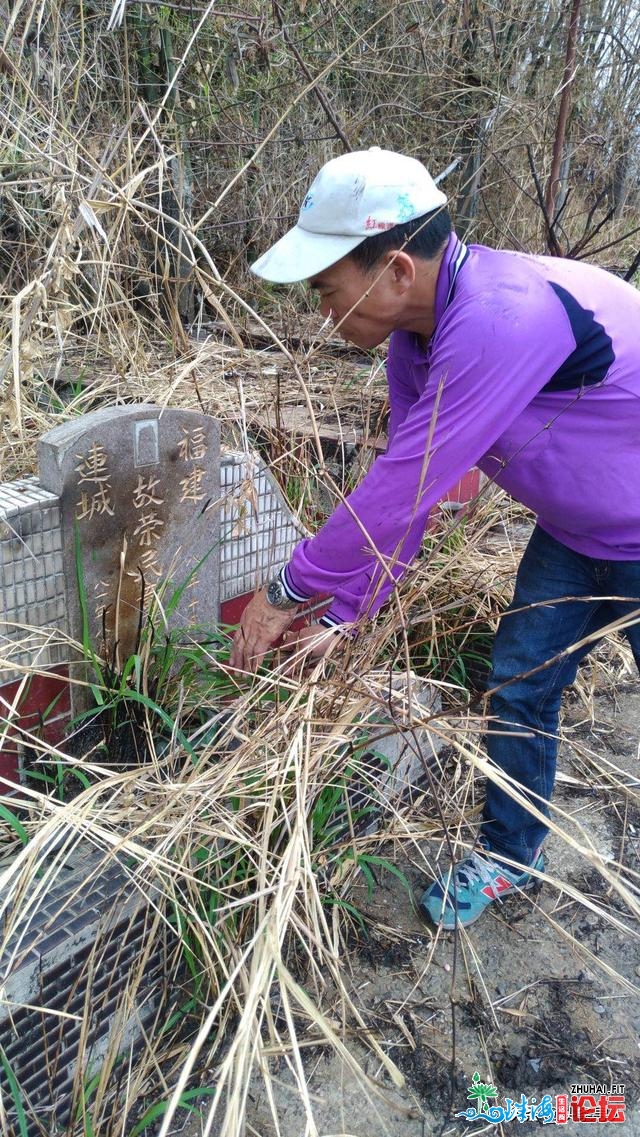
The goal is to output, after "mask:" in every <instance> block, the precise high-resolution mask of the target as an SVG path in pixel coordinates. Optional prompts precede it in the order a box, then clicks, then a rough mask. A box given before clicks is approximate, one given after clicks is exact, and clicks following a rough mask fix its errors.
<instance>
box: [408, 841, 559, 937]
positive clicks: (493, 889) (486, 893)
mask: <svg viewBox="0 0 640 1137" xmlns="http://www.w3.org/2000/svg"><path fill="white" fill-rule="evenodd" d="M531 868H533V869H536V870H537V871H538V872H542V871H543V870H544V857H543V855H542V853H541V852H540V850H538V852H537V853H536V856H535V857H534V860H533V862H532V864H531ZM537 883H538V881H537V878H536V877H535V876H532V875H531V873H530V872H527V871H526V870H525V871H524V872H517V870H515V869H507V868H505V867H504V866H503V865H500V864H498V862H497V861H494V860H492V859H491V858H488V857H487V856H485V855H484V851H483V850H480V851H474V852H472V853H469V856H468V857H465V859H464V860H463V861H460V864H458V865H457V866H456V870H455V873H452V872H449V873H447V874H446V876H445V877H444V878H441V879H440V880H436V881H434V882H433V884H432V885H430V887H429V888H428V889H427V891H426V892H425V893H424V894H423V896H422V898H421V900H420V907H421V908H422V910H423V911H424V912H426V914H427V916H429V918H430V919H431V920H433V923H434V924H438V925H439V926H440V927H441V928H444V930H445V931H447V932H448V931H451V930H452V929H453V928H455V927H456V907H457V910H458V920H457V925H458V927H460V928H466V927H468V925H469V924H475V922H476V920H479V919H480V917H481V915H482V913H483V912H484V910H485V908H487V907H488V905H489V904H491V903H492V902H493V901H494V900H502V897H503V896H508V895H509V893H511V892H521V891H522V890H523V889H526V888H533V887H534V886H535V885H536V884H537Z"/></svg>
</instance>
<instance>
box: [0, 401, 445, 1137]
mask: <svg viewBox="0 0 640 1137" xmlns="http://www.w3.org/2000/svg"><path fill="white" fill-rule="evenodd" d="M40 462H41V466H40V469H41V477H40V479H37V478H34V477H30V478H23V479H20V480H17V481H15V482H11V483H5V484H4V485H0V762H1V760H2V758H3V757H4V758H5V759H7V758H8V762H9V769H8V772H7V765H6V764H5V766H4V768H3V767H2V765H0V779H1V778H2V776H3V774H4V777H5V778H6V777H7V776H11V773H12V770H11V762H12V761H13V762H14V770H13V773H15V752H16V750H17V748H18V747H19V746H20V745H21V743H22V742H24V741H26V742H28V739H29V732H30V731H31V730H32V729H35V728H36V727H37V726H38V723H39V716H40V715H41V713H42V711H43V710H44V709H45V708H46V707H47V706H48V705H49V704H50V703H51V702H52V700H53V699H54V698H55V699H58V700H59V702H58V704H57V711H56V712H55V713H54V714H53V715H52V716H51V718H50V719H49V720H48V721H49V727H48V728H45V730H46V729H49V730H51V726H52V725H53V727H54V728H56V732H55V733H52V734H51V735H50V739H49V740H50V741H52V742H54V741H57V740H58V738H59V737H60V733H61V729H62V727H63V725H64V723H65V722H66V721H67V720H68V717H69V703H68V671H67V667H66V665H67V663H68V661H69V660H70V659H71V658H72V652H71V650H70V640H69V637H75V638H81V631H82V628H81V623H82V620H81V610H80V606H79V604H78V565H79V564H80V563H81V564H82V576H83V587H84V594H85V596H86V600H87V603H86V611H87V617H86V618H87V620H88V621H89V622H90V631H91V635H92V636H93V637H94V644H95V646H96V648H97V649H98V650H99V647H100V641H101V639H102V641H103V647H105V646H106V650H110V649H111V650H113V646H114V643H115V641H116V639H118V640H120V641H121V642H124V643H125V647H124V648H123V650H126V649H127V646H126V636H127V635H128V636H131V635H134V634H135V630H136V628H137V616H138V613H139V612H140V608H141V607H144V606H145V603H146V598H147V596H148V594H149V593H148V591H147V588H146V585H147V583H148V584H150V586H151V588H156V589H161V588H162V584H163V581H164V579H165V576H171V577H172V578H173V581H174V583H175V584H178V585H179V584H182V583H184V582H185V580H187V581H188V584H189V585H190V586H191V587H188V588H185V590H184V597H183V598H182V599H184V603H183V604H182V606H181V607H179V608H178V612H177V616H176V620H177V621H178V622H179V621H186V622H187V623H192V622H193V621H194V620H197V621H199V622H200V623H202V624H205V625H206V624H209V625H211V624H214V625H215V624H217V623H219V622H220V621H222V622H229V623H232V622H235V621H236V620H237V618H238V615H239V612H240V610H241V607H242V605H243V603H244V602H245V601H246V599H247V596H248V594H250V593H251V592H252V591H253V590H254V589H255V588H256V587H257V586H259V585H261V584H262V583H264V582H265V581H266V580H267V579H269V578H270V577H271V576H272V575H273V574H274V573H275V572H276V571H277V570H278V569H279V568H280V567H281V566H282V565H283V564H284V563H285V562H286V561H287V559H288V558H289V555H290V553H291V550H292V548H293V546H294V545H295V543H296V542H297V541H298V540H300V538H301V537H302V536H304V535H305V533H304V532H303V530H302V529H301V527H300V526H299V524H298V523H297V522H296V521H295V519H294V517H293V516H292V513H291V511H290V509H289V508H288V506H287V504H286V501H285V499H284V498H283V496H282V494H281V492H280V490H279V488H278V486H277V484H276V483H275V481H274V480H273V478H272V476H271V475H270V473H269V471H268V469H267V467H266V466H265V464H264V463H263V462H261V461H260V460H259V459H258V458H256V457H255V456H253V455H246V454H235V453H234V454H222V455H220V454H219V444H218V426H217V423H216V422H215V421H214V420H212V419H207V417H206V416H203V415H199V414H195V413H192V412H185V411H175V410H162V411H161V410H160V408H158V407H155V406H149V405H138V406H134V407H126V408H116V409H115V410H108V411H100V412H97V414H94V415H87V416H84V417H83V418H79V419H78V420H75V421H74V422H72V423H69V424H66V425H65V426H63V427H62V428H59V429H57V430H55V431H52V432H51V433H50V434H49V435H47V436H46V437H45V438H44V439H43V440H42V447H41V450H40ZM194 570H195V571H194ZM127 574H130V575H127ZM143 579H144V581H145V588H143V587H142V580H143ZM123 581H124V585H123ZM194 582H195V583H194ZM127 589H129V591H128V592H127ZM123 590H124V591H123ZM163 595H166V592H165V593H163ZM119 600H120V601H121V602H123V603H124V606H125V607H126V606H128V607H129V609H130V612H131V613H132V614H133V615H132V619H131V626H130V629H129V631H128V632H126V635H124V634H123V631H122V626H121V625H120V626H119V627H118V628H116V626H115V619H114V612H115V609H116V607H117V604H118V601H119ZM126 623H127V621H126V618H125V626H126ZM129 642H130V641H129ZM415 686H416V685H415V684H414V687H415ZM401 697H402V696H401ZM416 697H417V700H418V703H420V704H422V713H423V715H424V708H425V700H426V706H427V708H429V707H430V708H431V710H432V713H435V712H436V711H437V706H436V704H435V703H434V702H433V701H432V694H431V693H430V691H429V690H426V691H425V689H424V686H423V687H422V690H420V691H416ZM65 699H66V702H65ZM396 713H398V707H396ZM399 713H400V721H407V718H406V707H403V706H401V707H400V710H399ZM409 717H410V716H409ZM371 746H372V753H371V755H370V756H368V760H366V761H364V763H363V774H364V779H365V780H364V783H363V782H362V781H361V782H360V785H359V786H357V785H356V786H354V793H355V794H356V798H357V795H358V794H360V795H362V792H363V785H364V787H365V792H366V786H367V785H368V786H371V783H372V781H373V782H375V781H376V779H379V785H380V794H379V800H380V803H381V804H384V803H385V802H389V801H390V799H391V798H394V797H396V796H397V795H399V794H401V793H402V792H403V791H404V790H405V789H406V788H407V787H409V786H411V785H412V784H415V782H416V781H417V780H418V779H419V778H421V777H422V775H423V774H424V767H425V763H429V762H430V761H431V760H432V759H433V755H434V753H435V752H436V751H437V749H438V741H437V737H436V736H435V735H433V734H432V733H431V732H428V731H426V730H420V729H418V730H416V729H413V728H411V729H405V730H399V731H397V732H396V733H395V734H394V733H393V732H390V731H389V723H388V722H384V721H381V718H380V716H379V715H378V714H375V713H372V718H371ZM12 747H13V753H12ZM3 751H4V754H3V753H2V752H3ZM365 759H367V756H365ZM6 788H7V785H6V783H4V785H3V783H2V781H1V780H0V792H2V791H3V789H6ZM16 800H17V799H14V801H16ZM355 804H356V807H357V800H356V802H355ZM336 824H337V828H338V830H339V829H340V826H341V824H344V823H343V822H341V819H340V818H339V817H338V818H336ZM25 852H28V849H27V850H25ZM12 871H13V870H12V867H11V865H8V866H7V865H5V866H2V865H0V915H1V916H2V917H3V918H4V919H5V920H6V919H7V918H9V924H10V912H5V911H4V906H5V903H6V901H5V900H3V895H4V896H6V895H8V890H7V889H6V887H5V889H4V890H3V880H2V876H3V872H4V873H7V874H10V873H11V872H12ZM42 871H46V869H44V867H43V868H42V869H41V870H40V871H39V872H38V873H35V874H32V877H31V878H30V879H29V881H28V882H27V888H28V889H30V890H31V891H32V892H33V897H32V901H31V900H30V901H29V903H28V904H26V905H25V906H24V911H25V913H26V915H25V917H24V919H23V918H22V917H21V919H23V922H22V923H19V924H18V925H17V926H15V927H12V931H11V933H10V937H9V939H6V940H5V936H4V928H5V925H4V924H3V922H2V920H0V946H1V951H0V988H2V990H3V991H4V1001H3V1002H2V1005H1V1006H0V1038H1V1039H2V1045H3V1048H4V1053H5V1056H6V1060H7V1061H9V1064H10V1066H11V1069H12V1072H13V1075H14V1077H15V1078H16V1080H17V1082H18V1084H19V1085H22V1086H23V1088H24V1090H25V1092H27V1093H28V1100H27V1099H25V1101H26V1104H27V1105H28V1109H27V1121H26V1124H27V1132H28V1134H29V1137H31V1135H32V1134H33V1137H36V1135H38V1137H39V1135H41V1133H42V1131H43V1129H42V1123H43V1122H44V1124H45V1125H53V1126H55V1125H56V1124H57V1125H65V1124H66V1121H67V1119H68V1118H69V1115H70V1109H71V1108H72V1102H71V1100H70V1097H69V1093H70V1087H71V1084H72V1080H73V1075H74V1070H75V1068H76V1066H77V1064H78V1063H79V1062H89V1063H93V1064H94V1066H95V1065H96V1064H97V1065H98V1066H99V1064H100V1061H101V1055H103V1054H104V1053H105V1050H106V1048H107V1047H108V1046H114V1045H115V1046H117V1047H118V1048H119V1053H121V1054H122V1056H123V1062H124V1065H125V1066H126V1064H127V1062H128V1061H129V1057H130V1055H131V1054H132V1052H133V1050H134V1049H135V1047H137V1046H139V1045H143V1040H144V1030H145V1027H146V1026H147V1025H148V1024H149V1023H150V1021H151V1019H152V1018H153V1015H154V1014H155V1013H156V1012H157V1011H158V1010H159V1008H160V1006H161V1000H162V998H163V996H164V993H165V992H164V987H163V981H164V980H166V966H165V963H166V958H165V948H164V945H163V941H162V937H159V936H158V937H154V938H153V939H152V940H149V944H150V945H151V946H150V947H149V950H148V953H147V957H146V962H145V968H144V972H143V974H142V975H141V981H140V986H139V988H138V991H137V994H136V1000H135V1006H134V1005H129V1004H128V1003H127V1005H126V1006H125V1005H124V1003H123V993H124V991H125V987H126V975H127V969H129V968H130V967H131V966H132V961H133V960H135V959H137V958H138V957H139V954H140V952H141V951H142V950H143V946H144V944H145V942H146V940H147V931H146V929H147V927H148V922H149V921H150V920H152V919H153V918H154V909H153V907H152V906H151V907H150V906H149V904H148V898H146V897H143V896H142V895H141V893H140V891H139V890H138V889H137V887H136V886H135V883H134V881H133V878H132V877H131V875H130V873H129V871H128V870H127V869H126V868H125V866H124V865H123V864H120V863H119V862H118V860H117V859H116V857H115V854H114V855H111V856H110V855H105V856H97V857H96V855H95V850H94V851H89V852H87V853H84V852H81V853H80V856H79V857H78V855H77V854H76V855H74V856H73V857H71V858H70V859H69V860H68V863H65V864H64V865H61V866H60V867H59V868H57V869H56V872H55V880H54V881H52V883H51V884H50V885H48V886H47V888H46V889H43V888H42V887H41V877H42ZM7 880H8V876H7ZM5 884H6V882H5ZM9 924H7V925H6V926H7V927H9ZM85 999H90V1000H91V1005H92V1006H94V1004H95V1007H94V1012H95V1013H93V1014H92V1018H91V1023H90V1030H89V1035H88V1036H87V1037H85V1038H84V1039H83V1040H82V1041H81V1039H80V1038H79V1035H78V1031H77V1029H76V1027H75V1022H76V1020H75V1017H74V1016H75V1013H76V1011H77V1010H78V1008H79V1007H81V1006H83V1005H84V1000H85ZM48 1008H53V1009H52V1010H48ZM60 1012H62V1017H60ZM65 1016H67V1017H65ZM82 1046H85V1050H84V1051H82V1050H81V1047H82ZM87 1046H88V1047H89V1050H88V1052H87V1049H86V1047H87ZM45 1054H46V1058H47V1060H46V1069H47V1077H46V1078H43V1077H42V1076H41V1075H42V1064H43V1059H44V1055H45ZM0 1092H1V1093H2V1097H3V1100H4V1102H5V1103H8V1105H7V1107H6V1108H8V1110H9V1112H8V1115H7V1116H8V1123H9V1125H10V1127H11V1126H13V1130H11V1129H10V1132H12V1131H15V1132H16V1133H17V1132H18V1128H19V1126H18V1118H17V1115H16V1113H15V1110H14V1111H13V1113H12V1112H11V1109H12V1107H11V1094H10V1087H9V1085H8V1082H7V1079H6V1071H5V1069H4V1068H3V1067H2V1066H0Z"/></svg>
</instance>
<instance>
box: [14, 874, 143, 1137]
mask: <svg viewBox="0 0 640 1137" xmlns="http://www.w3.org/2000/svg"><path fill="white" fill-rule="evenodd" d="M31 887H32V891H33V894H34V897H35V895H36V893H37V891H38V890H39V889H40V891H41V892H42V889H41V885H40V884H39V881H38V880H37V879H34V881H33V883H32V886H31ZM22 909H23V910H24V911H29V916H28V918H27V921H26V922H25V923H24V924H23V925H22V926H21V927H20V928H19V929H18V930H17V932H16V933H15V935H14V936H13V937H12V939H11V940H10V941H9V943H8V944H7V945H6V949H5V951H4V952H3V963H2V972H3V973H4V974H2V976H1V977H0V982H2V986H3V989H4V990H3V1002H2V1004H0V1038H1V1039H2V1046H3V1049H4V1054H5V1058H6V1061H7V1063H8V1064H9V1066H10V1068H11V1070H12V1073H13V1075H14V1078H15V1079H16V1081H17V1083H18V1086H19V1089H20V1098H21V1103H22V1107H23V1109H24V1111H25V1113H26V1116H27V1118H28V1119H29V1137H41V1135H42V1134H45V1133H46V1134H48V1133H53V1132H55V1131H57V1127H63V1126H65V1125H66V1124H67V1122H68V1121H69V1119H70V1117H71V1116H72V1114H73V1113H74V1112H75V1110H77V1108H78V1105H79V1103H78V1102H77V1101H74V1098H73V1092H74V1081H75V1083H76V1085H75V1088H76V1090H77V1080H76V1071H77V1069H78V1065H79V1063H81V1064H82V1068H83V1075H82V1077H83V1080H84V1083H85V1085H86V1083H87V1081H88V1080H89V1078H90V1077H91V1076H92V1075H93V1074H95V1073H96V1072H98V1071H99V1070H100V1066H101V1062H102V1059H103V1057H104V1055H105V1053H106V1051H107V1048H109V1049H110V1050H112V1049H113V1048H114V1047H115V1049H116V1052H117V1053H118V1054H119V1055H120V1056H121V1065H122V1066H123V1067H126V1059H127V1058H128V1057H129V1056H130V1055H131V1053H132V1052H134V1051H135V1050H137V1049H138V1048H139V1047H140V1046H141V1045H142V1032H143V1028H144V1027H145V1026H146V1025H149V1023H150V1021H151V1019H152V1018H153V1017H154V1016H155V1015H156V1014H157V1012H158V1009H159V1007H160V1006H161V1003H162V1000H163V995H164V986H165V980H166V977H165V971H166V963H165V956H166V953H165V950H164V945H163V943H162V938H161V936H160V935H158V936H157V938H156V940H155V941H154V942H153V946H152V950H151V951H150V952H149V954H148V957H147V961H146V966H145V968H144V970H143V972H142V975H141V979H140V983H139V985H138V988H137V993H136V997H135V1002H134V1005H133V1006H132V1005H131V998H130V996H131V990H130V983H131V976H132V974H134V973H135V971H136V969H137V968H138V967H139V965H140V960H141V959H143V958H144V957H145V952H146V951H147V948H148V944H149V934H150V930H149V924H150V921H151V919H152V918H153V910H152V909H151V907H150V905H149V903H148V900H147V899H146V898H145V897H143V896H142V894H141V893H140V892H139V891H138V890H137V889H136V888H135V886H134V885H133V883H132V882H131V879H130V877H129V876H128V874H127V873H126V871H125V870H124V868H123V867H122V866H121V865H119V864H118V863H117V861H115V860H113V859H109V860H101V859H100V858H99V857H97V856H96V854H94V853H92V854H90V855H88V856H83V857H81V858H79V859H78V860H77V861H76V863H75V864H74V866H73V867H72V868H71V869H69V868H62V869H60V870H59V871H57V873H56V879H55V882H54V883H53V884H52V886H51V887H50V888H49V889H48V891H47V892H46V894H42V895H41V897H40V898H39V899H37V900H36V901H35V903H34V904H33V905H30V904H29V903H28V902H27V901H25V899H24V898H23V903H22ZM0 1089H1V1091H2V1098H3V1102H4V1104H5V1108H8V1109H9V1117H10V1119H12V1123H13V1126H14V1131H15V1132H16V1134H17V1128H16V1126H17V1114H16V1112H15V1110H14V1112H13V1115H12V1114H11V1104H12V1097H11V1094H10V1092H9V1084H8V1081H7V1078H6V1074H5V1072H4V1070H3V1069H2V1068H0Z"/></svg>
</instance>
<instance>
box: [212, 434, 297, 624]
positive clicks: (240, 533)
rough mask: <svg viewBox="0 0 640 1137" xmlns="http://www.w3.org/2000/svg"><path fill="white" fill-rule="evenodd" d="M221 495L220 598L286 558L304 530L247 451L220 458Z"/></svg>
mask: <svg viewBox="0 0 640 1137" xmlns="http://www.w3.org/2000/svg"><path fill="white" fill-rule="evenodd" d="M220 482H221V489H222V495H223V507H222V555H221V563H220V600H221V601H222V602H224V601H225V600H230V599H232V598H233V597H234V596H241V595H242V594H243V593H245V592H251V591H253V589H254V588H256V587H257V586H259V585H261V584H263V583H264V582H265V580H268V579H269V577H271V576H273V575H274V574H275V573H276V572H277V571H278V570H279V569H280V568H282V566H283V565H284V564H285V563H286V562H287V561H288V560H289V557H290V556H291V551H292V549H293V547H294V545H295V544H296V543H297V542H298V541H300V540H301V538H302V537H306V536H308V534H307V533H306V532H305V530H304V528H303V526H302V525H299V524H297V523H296V522H295V520H294V518H293V514H292V512H291V509H290V507H289V506H288V504H287V503H286V501H285V499H284V497H283V495H282V493H281V492H280V489H279V488H278V486H277V484H276V482H275V481H274V480H273V478H272V477H271V475H270V474H269V472H268V470H267V468H266V466H265V465H264V464H263V463H259V462H258V461H257V460H256V459H254V458H252V457H251V456H250V455H247V454H233V455H226V456H224V457H223V458H222V460H221V468H220Z"/></svg>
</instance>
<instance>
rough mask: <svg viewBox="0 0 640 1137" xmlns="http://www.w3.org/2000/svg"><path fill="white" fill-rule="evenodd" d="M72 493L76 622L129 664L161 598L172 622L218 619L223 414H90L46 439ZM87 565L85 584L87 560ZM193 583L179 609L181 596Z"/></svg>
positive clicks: (119, 410)
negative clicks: (142, 628) (173, 601)
mask: <svg viewBox="0 0 640 1137" xmlns="http://www.w3.org/2000/svg"><path fill="white" fill-rule="evenodd" d="M39 463H40V481H41V484H42V485H43V486H44V487H45V488H46V489H48V490H50V491H51V492H52V493H56V494H58V495H59V496H60V499H61V507H62V540H63V555H64V568H65V577H66V588H67V597H68V604H69V617H70V619H69V625H70V631H71V634H72V635H73V636H75V638H76V639H78V640H82V638H83V615H82V606H81V604H80V593H81V590H82V593H83V594H84V598H85V599H86V623H87V624H88V631H89V635H90V637H91V642H92V644H93V647H94V649H95V650H96V651H97V652H98V653H99V654H100V655H102V656H104V658H106V659H108V660H110V661H111V660H115V663H116V666H117V667H119V668H121V667H122V666H123V664H124V662H125V661H126V659H127V658H128V657H129V656H130V655H131V654H132V653H133V651H135V650H136V646H137V642H138V637H139V629H140V626H141V621H142V622H143V621H144V619H145V618H146V613H147V612H148V611H149V608H150V606H151V605H152V604H153V602H154V598H155V597H158V598H159V607H158V611H160V610H161V609H163V610H166V609H167V607H168V606H169V608H170V610H171V615H170V619H169V623H170V625H171V626H174V627H175V626H183V625H189V626H193V625H195V624H204V623H206V624H214V625H215V624H217V623H218V620H219V581H220V567H219V565H220V508H219V506H220V438H219V427H218V423H217V422H216V421H215V419H212V418H209V417H208V416H207V415H202V414H199V413H197V412H195V411H182V410H174V409H168V410H162V409H161V408H160V407H157V406H152V405H147V404H138V405H136V406H127V407H112V408H108V409H105V410H101V411H96V412H94V413H93V414H88V415H83V416H82V417H80V418H78V419H75V420H74V421H73V422H68V423H65V425H64V426H59V427H56V428H55V429H54V430H51V431H49V433H48V434H46V435H44V437H43V438H42V439H41V440H40V447H39ZM79 561H80V563H81V566H82V586H81V589H80V587H79V575H80V574H79V570H78V562H79ZM180 589H182V590H183V591H182V593H181V595H180V599H179V601H178V603H177V604H175V606H174V607H172V605H171V598H172V596H174V597H175V596H176V594H177V592H178V591H179V590H180Z"/></svg>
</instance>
